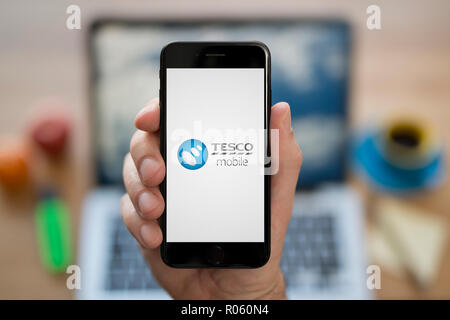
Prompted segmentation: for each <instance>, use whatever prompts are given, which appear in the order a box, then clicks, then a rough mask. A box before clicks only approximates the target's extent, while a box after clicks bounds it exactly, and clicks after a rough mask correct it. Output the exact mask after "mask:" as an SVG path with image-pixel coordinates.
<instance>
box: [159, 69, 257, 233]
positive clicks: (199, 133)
mask: <svg viewBox="0 0 450 320" xmlns="http://www.w3.org/2000/svg"><path fill="white" fill-rule="evenodd" d="M166 85H167V87H166V116H167V118H166V119H167V120H166V137H167V161H166V166H167V168H166V169H167V173H166V185H167V189H166V212H167V218H166V219H167V220H166V228H167V242H264V150H265V147H264V123H265V70H264V68H167V74H166Z"/></svg>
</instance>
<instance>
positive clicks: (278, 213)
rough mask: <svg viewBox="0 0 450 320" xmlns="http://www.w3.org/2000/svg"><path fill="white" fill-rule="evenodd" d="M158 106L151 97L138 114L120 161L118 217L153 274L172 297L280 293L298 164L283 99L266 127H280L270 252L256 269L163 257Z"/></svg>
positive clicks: (246, 296) (251, 296)
mask: <svg viewBox="0 0 450 320" xmlns="http://www.w3.org/2000/svg"><path fill="white" fill-rule="evenodd" d="M159 123H160V106H159V101H158V99H154V100H152V101H150V102H149V104H148V105H147V106H146V107H145V108H144V109H142V111H141V112H140V113H139V114H138V116H137V117H136V121H135V125H136V127H137V128H138V131H136V133H135V134H134V136H133V138H132V140H131V144H130V154H128V155H127V157H126V158H125V161H124V168H123V177H124V182H125V187H126V189H127V194H125V195H124V197H123V198H122V217H123V219H124V222H125V224H126V225H127V227H128V229H129V230H130V232H131V233H132V234H133V236H134V237H135V238H136V240H137V241H138V243H139V244H140V246H141V247H142V252H143V255H144V256H145V258H146V260H147V262H148V264H149V266H150V268H151V270H152V272H153V274H154V276H155V277H156V279H157V280H158V282H159V283H160V284H161V285H162V287H163V288H165V289H166V290H167V291H168V292H169V294H170V295H171V296H172V297H174V298H176V299H263V298H266V299H283V298H285V285H284V280H283V274H282V272H281V269H280V259H281V253H282V248H283V243H284V237H285V233H286V229H287V226H288V223H289V219H290V216H291V212H292V205H293V199H294V193H295V187H296V184H297V177H298V173H299V170H300V165H301V152H300V149H299V147H298V144H297V143H296V141H295V138H294V135H293V133H292V130H291V118H290V110H289V106H288V104H287V103H278V104H276V105H274V106H273V107H272V108H271V118H270V128H271V129H279V139H280V141H279V170H278V172H277V174H275V175H274V176H273V177H272V180H271V189H272V192H271V225H270V228H271V256H270V259H269V261H268V262H267V263H266V264H265V265H264V266H263V267H261V268H257V269H174V268H171V267H169V266H167V265H166V264H165V263H164V262H163V261H162V259H161V254H160V248H159V246H160V245H161V243H162V240H163V235H162V231H161V228H160V225H159V222H158V219H159V218H160V216H161V214H162V213H163V211H164V207H165V203H164V199H163V197H162V195H161V193H160V190H159V185H160V183H161V182H162V181H163V179H164V177H165V163H164V161H163V159H162V156H161V153H160V147H159V141H160V137H159V135H160V127H159Z"/></svg>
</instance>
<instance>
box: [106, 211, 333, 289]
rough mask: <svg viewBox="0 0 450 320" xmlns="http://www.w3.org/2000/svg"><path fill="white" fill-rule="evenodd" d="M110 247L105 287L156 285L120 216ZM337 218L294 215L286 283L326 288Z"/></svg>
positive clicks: (286, 257) (285, 260) (287, 242)
mask: <svg viewBox="0 0 450 320" xmlns="http://www.w3.org/2000/svg"><path fill="white" fill-rule="evenodd" d="M111 237H112V241H111V249H110V254H111V255H110V259H109V266H108V272H107V274H106V282H105V283H106V289H107V290H111V291H114V290H145V289H154V288H159V285H158V283H157V282H156V281H155V279H154V278H153V276H152V275H151V273H150V271H149V268H148V267H147V265H146V263H145V261H144V259H143V257H142V255H141V253H140V251H139V248H138V246H137V243H136V240H135V239H134V238H133V237H132V236H131V234H130V233H129V232H128V230H127V228H126V227H125V225H124V223H123V221H122V219H121V218H120V217H117V218H115V220H114V223H113V225H112V228H111ZM337 241H338V237H337V235H336V221H335V218H334V217H333V216H331V215H320V216H319V215H310V216H308V215H301V216H293V217H292V219H291V221H290V223H289V227H288V232H287V235H286V239H285V246H284V249H283V257H282V261H281V268H282V270H283V273H284V275H285V279H286V285H287V287H288V288H289V287H290V286H296V287H305V288H306V287H308V286H312V287H316V288H317V287H319V288H329V287H331V286H333V284H334V275H336V274H337V273H338V271H339V267H340V263H339V255H338V251H337V249H338V242H337Z"/></svg>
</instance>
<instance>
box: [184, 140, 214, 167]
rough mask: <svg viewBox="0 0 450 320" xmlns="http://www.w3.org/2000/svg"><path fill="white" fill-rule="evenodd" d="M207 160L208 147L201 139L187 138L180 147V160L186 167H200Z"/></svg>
mask: <svg viewBox="0 0 450 320" xmlns="http://www.w3.org/2000/svg"><path fill="white" fill-rule="evenodd" d="M206 160H208V149H207V148H206V146H205V144H204V143H203V142H201V141H200V140H196V139H189V140H186V141H185V142H183V143H182V144H181V145H180V148H178V161H180V164H181V165H182V166H183V167H185V168H186V169H189V170H197V169H200V168H201V167H203V166H204V165H205V163H206Z"/></svg>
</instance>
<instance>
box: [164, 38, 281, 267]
mask: <svg viewBox="0 0 450 320" xmlns="http://www.w3.org/2000/svg"><path fill="white" fill-rule="evenodd" d="M167 68H264V70H265V86H264V87H265V92H264V96H265V105H264V108H265V110H264V129H266V130H265V132H266V152H267V156H270V136H269V130H268V129H269V124H270V107H271V103H272V101H271V82H270V51H269V49H268V48H267V46H266V45H264V44H263V43H261V42H256V41H255V42H172V43H169V44H168V45H166V46H165V47H164V48H163V49H162V50H161V60H160V71H159V74H160V92H159V98H160V108H161V113H160V143H161V154H162V157H163V159H164V161H166V154H167V144H166V137H167V135H166V122H167V118H166V70H167ZM269 165H270V164H269ZM166 176H167V171H166ZM160 190H161V193H162V195H163V197H164V199H166V179H164V181H163V182H162V183H161V185H160ZM160 225H161V229H162V231H163V242H162V244H161V257H162V260H163V261H164V263H166V264H167V265H169V266H171V267H175V268H258V267H261V266H263V265H264V264H266V263H267V261H268V260H269V257H270V175H267V174H266V175H265V176H264V242H207V243H206V242H167V241H166V210H164V212H163V214H162V216H161V218H160Z"/></svg>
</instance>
